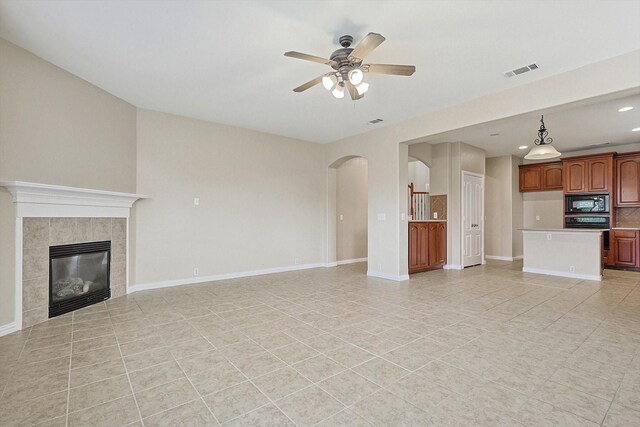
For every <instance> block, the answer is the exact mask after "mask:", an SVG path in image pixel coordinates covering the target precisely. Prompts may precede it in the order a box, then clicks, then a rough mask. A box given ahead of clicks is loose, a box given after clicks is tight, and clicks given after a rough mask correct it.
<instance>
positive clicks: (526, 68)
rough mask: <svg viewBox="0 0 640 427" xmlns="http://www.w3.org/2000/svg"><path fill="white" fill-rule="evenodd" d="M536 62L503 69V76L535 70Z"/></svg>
mask: <svg viewBox="0 0 640 427" xmlns="http://www.w3.org/2000/svg"><path fill="white" fill-rule="evenodd" d="M538 68H539V67H538V64H536V63H535V62H534V63H533V64H529V65H525V66H524V67H520V68H516V69H515V70H510V71H505V72H504V73H503V74H504V76H505V77H515V76H519V75H520V74H524V73H528V72H529V71H533V70H537V69H538Z"/></svg>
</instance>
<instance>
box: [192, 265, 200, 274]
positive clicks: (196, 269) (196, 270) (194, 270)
mask: <svg viewBox="0 0 640 427" xmlns="http://www.w3.org/2000/svg"><path fill="white" fill-rule="evenodd" d="M198 274H200V270H199V269H198V267H195V268H194V269H193V275H194V276H197V275H198Z"/></svg>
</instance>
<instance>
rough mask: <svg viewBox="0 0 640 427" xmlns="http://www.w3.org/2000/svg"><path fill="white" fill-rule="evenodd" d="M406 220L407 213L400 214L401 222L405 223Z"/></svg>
mask: <svg viewBox="0 0 640 427" xmlns="http://www.w3.org/2000/svg"><path fill="white" fill-rule="evenodd" d="M405 218H406V215H405V213H404V212H402V213H401V214H400V220H401V221H404V220H405Z"/></svg>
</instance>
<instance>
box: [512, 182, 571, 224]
mask: <svg viewBox="0 0 640 427" xmlns="http://www.w3.org/2000/svg"><path fill="white" fill-rule="evenodd" d="M562 197H563V196H562V191H534V192H528V193H522V208H523V217H522V225H523V227H524V228H563V224H562V211H563V209H564V208H563V206H564V205H563V199H562ZM538 217H539V219H538Z"/></svg>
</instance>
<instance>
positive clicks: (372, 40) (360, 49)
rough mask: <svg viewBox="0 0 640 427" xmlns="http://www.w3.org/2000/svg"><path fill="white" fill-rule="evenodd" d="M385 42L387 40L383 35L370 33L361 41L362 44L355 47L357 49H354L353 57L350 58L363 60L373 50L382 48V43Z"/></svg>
mask: <svg viewBox="0 0 640 427" xmlns="http://www.w3.org/2000/svg"><path fill="white" fill-rule="evenodd" d="M383 41H385V38H384V37H383V36H382V35H380V34H378V33H369V34H367V35H366V36H364V38H363V39H362V40H360V43H358V45H357V46H356V47H355V49H353V52H351V55H349V56H350V57H354V58H358V59H360V60H362V59H364V57H365V56H367V55H368V54H369V53H370V52H371V51H372V50H373V49H375V48H377V47H378V46H380V43H382V42H383Z"/></svg>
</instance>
